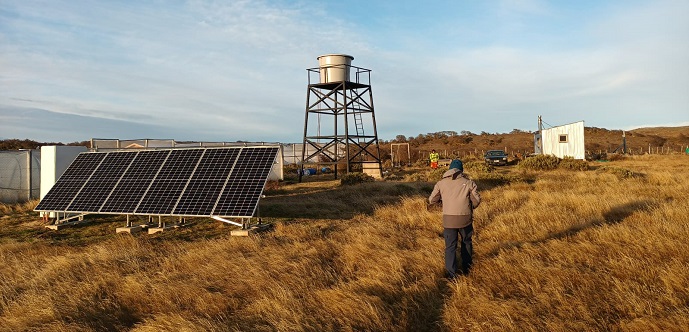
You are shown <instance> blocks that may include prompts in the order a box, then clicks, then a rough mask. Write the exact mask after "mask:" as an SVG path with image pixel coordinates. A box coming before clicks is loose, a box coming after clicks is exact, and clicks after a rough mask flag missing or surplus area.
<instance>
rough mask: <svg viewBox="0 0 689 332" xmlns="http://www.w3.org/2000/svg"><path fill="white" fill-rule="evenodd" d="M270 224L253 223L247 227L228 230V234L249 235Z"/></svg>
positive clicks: (267, 227) (266, 227)
mask: <svg viewBox="0 0 689 332" xmlns="http://www.w3.org/2000/svg"><path fill="white" fill-rule="evenodd" d="M271 226H272V225H271V224H260V225H254V226H251V227H249V228H247V229H236V230H233V231H230V235H231V236H249V235H251V234H254V233H258V232H261V231H264V230H267V229H269V228H270V227H271Z"/></svg>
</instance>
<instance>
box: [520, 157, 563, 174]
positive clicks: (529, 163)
mask: <svg viewBox="0 0 689 332" xmlns="http://www.w3.org/2000/svg"><path fill="white" fill-rule="evenodd" d="M559 163H560V158H558V157H555V156H553V155H545V154H539V155H537V156H534V157H528V158H526V159H524V160H522V161H521V162H519V164H517V165H518V166H519V168H523V169H529V170H534V171H547V170H553V169H556V168H557V165H558V164H559Z"/></svg>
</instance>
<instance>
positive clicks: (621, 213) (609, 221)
mask: <svg viewBox="0 0 689 332" xmlns="http://www.w3.org/2000/svg"><path fill="white" fill-rule="evenodd" d="M657 205H658V204H657V203H655V202H653V201H651V200H647V199H645V200H637V201H633V202H629V203H626V204H622V205H618V206H615V207H613V208H611V209H610V210H608V211H606V212H605V213H603V219H602V220H601V219H598V218H595V219H594V218H591V219H590V220H588V221H586V222H584V223H580V224H576V225H573V226H571V227H569V228H567V229H564V230H561V231H558V232H554V233H551V234H548V235H547V236H545V237H543V238H540V239H536V240H531V241H517V242H508V243H504V244H501V245H499V246H498V247H496V248H495V249H494V250H492V251H491V252H489V253H487V254H486V255H485V256H484V257H486V258H493V257H496V256H497V255H498V254H499V253H500V252H501V251H502V250H509V249H513V248H521V247H522V246H524V245H527V244H528V245H538V244H543V243H546V242H548V241H551V240H561V239H565V238H568V237H571V236H575V235H577V234H578V233H580V232H582V231H585V230H587V229H590V228H594V227H599V226H605V225H615V224H618V223H621V222H623V221H624V220H625V219H626V218H627V217H629V216H631V215H632V214H634V213H635V212H637V211H648V210H651V209H653V208H654V207H656V206H657Z"/></svg>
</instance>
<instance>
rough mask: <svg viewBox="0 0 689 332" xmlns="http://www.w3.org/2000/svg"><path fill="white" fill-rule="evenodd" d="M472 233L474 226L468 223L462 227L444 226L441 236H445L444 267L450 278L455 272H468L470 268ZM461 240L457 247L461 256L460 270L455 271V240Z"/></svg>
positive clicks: (455, 274) (454, 275)
mask: <svg viewBox="0 0 689 332" xmlns="http://www.w3.org/2000/svg"><path fill="white" fill-rule="evenodd" d="M472 235H474V226H473V225H469V226H466V227H464V228H445V230H444V231H443V236H444V237H445V268H446V269H447V272H448V273H449V275H450V277H451V278H454V277H456V276H457V274H468V273H469V269H470V268H471V263H472V261H471V255H472V253H473V247H472V245H471V236H472ZM460 240H461V245H460V248H459V252H460V256H461V258H462V270H461V271H460V272H458V271H457V242H459V241H460Z"/></svg>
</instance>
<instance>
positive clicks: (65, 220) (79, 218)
mask: <svg viewBox="0 0 689 332" xmlns="http://www.w3.org/2000/svg"><path fill="white" fill-rule="evenodd" d="M55 215H56V219H55V224H53V225H47V226H45V227H46V228H49V229H52V230H59V229H61V228H65V227H68V226H72V225H76V224H79V223H82V222H84V216H85V215H86V213H82V214H78V215H74V216H71V217H67V212H63V213H62V219H60V213H59V212H56V213H55ZM72 219H76V220H74V221H69V220H72Z"/></svg>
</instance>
